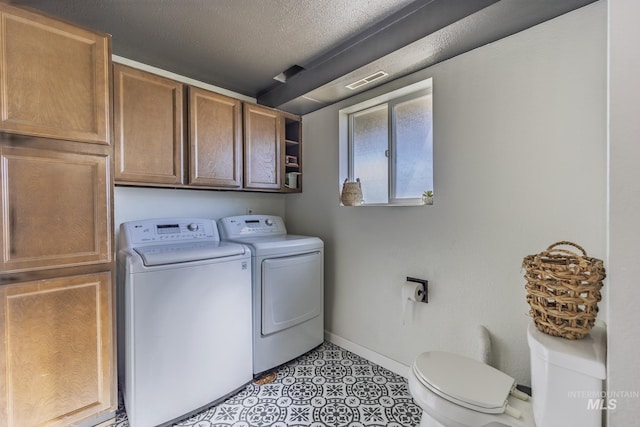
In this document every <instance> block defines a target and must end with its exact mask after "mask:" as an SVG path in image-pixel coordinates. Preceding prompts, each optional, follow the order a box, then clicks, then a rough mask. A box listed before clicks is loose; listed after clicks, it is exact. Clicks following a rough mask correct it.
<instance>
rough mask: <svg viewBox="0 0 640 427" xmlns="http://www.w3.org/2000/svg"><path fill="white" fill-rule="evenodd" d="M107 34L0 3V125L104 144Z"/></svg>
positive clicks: (107, 101) (106, 132)
mask: <svg viewBox="0 0 640 427" xmlns="http://www.w3.org/2000/svg"><path fill="white" fill-rule="evenodd" d="M109 46H110V39H109V37H108V36H106V35H102V34H97V33H94V32H91V31H88V30H85V29H82V28H78V27H75V26H72V25H70V24H66V23H63V22H59V21H56V20H53V19H51V18H48V17H43V16H41V15H38V14H35V13H31V12H28V11H25V10H22V9H18V8H14V7H11V6H8V5H6V4H4V3H0V64H1V65H0V85H1V90H0V128H1V129H2V130H3V131H6V132H12V133H18V134H25V135H34V136H42V137H49V138H56V139H65V140H73V141H83V142H84V141H86V142H93V143H100V144H109V141H110V134H109V116H110V113H111V111H110V87H109V64H110V59H111V58H110V57H111V53H110V47H109Z"/></svg>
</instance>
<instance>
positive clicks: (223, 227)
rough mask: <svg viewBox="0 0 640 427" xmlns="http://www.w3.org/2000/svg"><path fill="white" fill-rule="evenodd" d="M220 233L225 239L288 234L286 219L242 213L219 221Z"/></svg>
mask: <svg viewBox="0 0 640 427" xmlns="http://www.w3.org/2000/svg"><path fill="white" fill-rule="evenodd" d="M218 227H219V228H220V234H221V235H222V237H223V238H225V239H232V238H235V237H240V236H243V237H250V236H256V237H258V236H272V235H279V234H287V229H286V228H285V226H284V221H283V220H282V218H280V217H279V216H275V215H240V216H230V217H227V218H222V219H221V220H219V221H218Z"/></svg>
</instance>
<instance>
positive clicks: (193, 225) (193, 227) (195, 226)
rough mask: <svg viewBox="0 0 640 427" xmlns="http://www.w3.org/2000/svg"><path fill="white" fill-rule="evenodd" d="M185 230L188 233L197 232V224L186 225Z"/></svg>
mask: <svg viewBox="0 0 640 427" xmlns="http://www.w3.org/2000/svg"><path fill="white" fill-rule="evenodd" d="M187 230H189V231H198V224H195V223H193V222H192V223H191V224H189V225H187Z"/></svg>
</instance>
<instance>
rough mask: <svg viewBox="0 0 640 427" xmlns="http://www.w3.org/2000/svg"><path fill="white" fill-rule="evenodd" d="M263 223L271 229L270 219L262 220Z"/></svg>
mask: <svg viewBox="0 0 640 427" xmlns="http://www.w3.org/2000/svg"><path fill="white" fill-rule="evenodd" d="M264 223H265V224H267V225H268V226H269V227H271V226H272V225H273V220H272V219H271V218H267V219H265V220H264Z"/></svg>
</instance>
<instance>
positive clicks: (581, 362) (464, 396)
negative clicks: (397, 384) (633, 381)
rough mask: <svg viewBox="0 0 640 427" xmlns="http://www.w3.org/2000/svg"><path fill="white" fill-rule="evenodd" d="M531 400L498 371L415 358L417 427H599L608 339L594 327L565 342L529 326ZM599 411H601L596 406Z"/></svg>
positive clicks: (443, 358)
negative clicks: (418, 423) (582, 334)
mask: <svg viewBox="0 0 640 427" xmlns="http://www.w3.org/2000/svg"><path fill="white" fill-rule="evenodd" d="M527 341H528V342H529V350H530V353H531V382H532V384H531V385H532V394H533V396H532V398H531V399H529V400H524V399H527V396H526V395H524V393H521V392H519V391H518V390H515V386H516V384H515V380H514V379H513V378H511V377H509V376H508V375H506V374H504V373H503V372H500V371H499V370H497V369H495V368H493V367H491V366H489V365H486V364H484V363H481V362H478V361H476V360H473V359H469V358H466V357H463V356H459V355H457V354H453V353H446V352H440V351H430V352H426V353H422V354H420V355H419V356H418V357H417V358H416V360H415V361H414V363H413V365H412V367H411V369H410V370H409V389H410V390H411V394H412V396H413V399H414V400H415V401H416V403H417V404H418V405H419V406H420V407H421V408H422V419H421V421H420V426H421V427H504V426H509V427H525V426H526V427H573V426H575V427H600V426H601V422H602V410H601V408H602V406H601V405H600V402H596V401H599V400H600V397H601V392H602V385H603V380H604V379H605V376H606V369H605V358H606V337H605V331H604V328H603V327H601V326H596V327H595V328H593V329H592V330H591V332H590V333H589V335H588V336H586V337H585V338H583V339H582V340H576V341H570V340H567V339H564V338H558V337H552V336H550V335H547V334H544V333H542V332H540V331H538V330H537V329H536V327H535V326H534V325H533V323H532V324H530V325H529V327H528V328H527ZM599 405H600V406H599Z"/></svg>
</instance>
